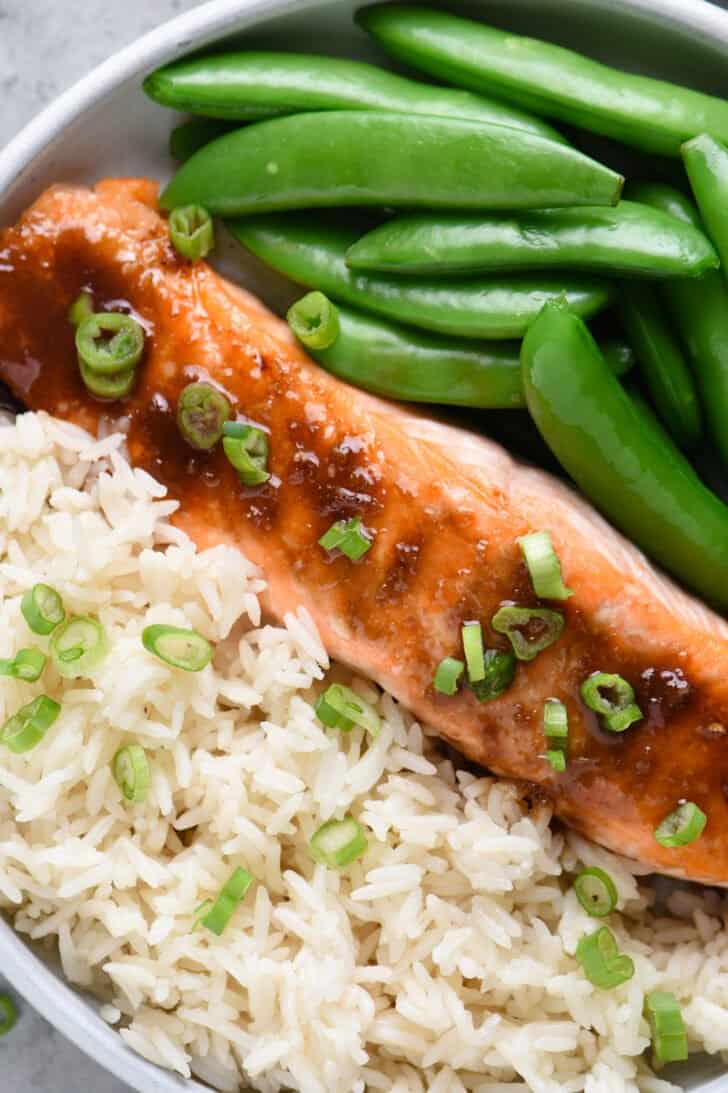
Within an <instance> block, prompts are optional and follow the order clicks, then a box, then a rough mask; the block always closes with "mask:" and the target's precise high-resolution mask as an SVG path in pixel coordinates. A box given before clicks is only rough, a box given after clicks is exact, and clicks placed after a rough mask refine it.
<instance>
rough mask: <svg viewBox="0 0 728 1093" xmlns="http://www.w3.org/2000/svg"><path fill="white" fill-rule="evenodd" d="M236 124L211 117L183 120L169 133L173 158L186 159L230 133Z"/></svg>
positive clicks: (182, 160) (183, 161)
mask: <svg viewBox="0 0 728 1093" xmlns="http://www.w3.org/2000/svg"><path fill="white" fill-rule="evenodd" d="M232 128H234V126H231V125H228V124H227V123H226V122H224V121H213V120H212V119H211V118H191V119H190V121H185V122H182V124H181V125H178V126H176V128H174V129H173V130H172V132H171V133H170V134H169V151H170V154H171V156H172V159H176V160H177V162H178V163H185V162H186V160H188V159H189V158H190V156H193V155H194V154H195V152H198V151H199V150H200V148H204V147H205V145H206V144H209V143H210V141H211V140H217V138H218V137H222V136H224V135H225V133H229V132H230V130H231V129H232Z"/></svg>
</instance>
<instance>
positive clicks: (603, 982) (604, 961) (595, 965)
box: [576, 926, 634, 991]
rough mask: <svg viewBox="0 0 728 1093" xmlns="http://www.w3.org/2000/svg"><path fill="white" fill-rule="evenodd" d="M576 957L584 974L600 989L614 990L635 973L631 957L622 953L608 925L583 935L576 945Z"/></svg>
mask: <svg viewBox="0 0 728 1093" xmlns="http://www.w3.org/2000/svg"><path fill="white" fill-rule="evenodd" d="M576 959H577V960H578V962H579V963H580V964H581V966H582V969H583V971H584V975H585V976H586V977H587V979H588V980H589V982H590V983H591V984H592V985H593V986H594V987H598V988H599V990H603V991H608V990H613V989H614V987H619V986H621V984H622V983H626V982H627V981H628V980H630V979H631V978H632V976H633V975H634V963H633V961H632V959H631V957H629V956H627V955H626V954H625V953H620V951H619V949H618V947H617V939H616V938H615V936H614V934H613V933H612V931H611V930H610V929H609V927H608V926H601V927H600V928H599V929H598V930H597V931H596V932H595V933H593V934H589V935H588V936H587V937H583V938H582V939H581V941H580V942H579V944H578V945H577V947H576Z"/></svg>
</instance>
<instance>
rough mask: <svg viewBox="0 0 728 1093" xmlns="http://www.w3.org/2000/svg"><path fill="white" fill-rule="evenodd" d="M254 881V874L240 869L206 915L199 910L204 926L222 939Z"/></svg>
mask: <svg viewBox="0 0 728 1093" xmlns="http://www.w3.org/2000/svg"><path fill="white" fill-rule="evenodd" d="M254 880H255V877H254V876H253V874H252V873H249V872H248V870H247V869H243V868H242V867H238V868H237V869H236V870H235V872H234V873H233V875H232V876H231V877H230V880H229V881H228V882H227V883H226V884H225V885H223V887H222V889H221V891H220V895H219V896H218V897H217V899H215V900H213V902H212V906H211V907H210V908H209V910H207V912H206V914H204V915H202V914H200V911H201V910H202V908H198V912H197V914H198V915H199V921H200V922H201V923H202V925H203V926H204V927H205V928H206V929H207V930H211V931H212V933H213V934H217V936H218V937H220V936H221V934H222V933H223V931H224V930H225V927H226V926H227V924H228V922H229V921H230V919H231V918H232V917H233V915H234V914H235V911H236V910H237V908H238V904H240V903H242V901H243V899H244V898H245V896H246V894H247V892H248V889H249V888H250V886H251V884H252V883H253V881H254ZM203 907H204V904H203Z"/></svg>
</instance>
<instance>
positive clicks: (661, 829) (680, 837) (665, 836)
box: [655, 801, 708, 849]
mask: <svg viewBox="0 0 728 1093" xmlns="http://www.w3.org/2000/svg"><path fill="white" fill-rule="evenodd" d="M707 822H708V817H707V816H706V815H705V813H704V812H703V811H702V809H700V808H698V806H697V805H696V804H695V803H694V802H693V801H683V802H682V803H681V804H679V805H678V806H677V808H676V809H675V810H674V812H671V813H670V814H669V816H666V817H665V819H664V820H663V821H662V823H661V824H660V825H659V826H658V827H657V828H656V829H655V838H656V840H657V842H658V843H659V844H660V846H665V847H668V849H675V848H676V847H678V846H689V845H690V843H694V842H695V840H696V839H699V838H700V836H701V835H702V833H703V829H704V827H705V825H706V824H707Z"/></svg>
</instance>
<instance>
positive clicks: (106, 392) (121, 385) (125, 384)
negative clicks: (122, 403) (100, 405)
mask: <svg viewBox="0 0 728 1093" xmlns="http://www.w3.org/2000/svg"><path fill="white" fill-rule="evenodd" d="M78 370H79V372H80V373H81V379H82V380H83V383H84V386H85V388H86V390H87V391H88V392H89V394H91V395H93V396H94V398H98V399H106V400H107V401H108V402H115V401H116V400H117V399H120V398H126V396H127V395H128V394H130V393H131V390H132V388H133V386H134V383H135V381H136V372H135V371H134V369H133V368H127V369H126V370H125V371H123V372H113V373H108V374H107V373H105V374H104V375H101V374H100V373H98V372H92V371H91V369H90V368H88V367H87V366H86V365H85V364H83V362H79V366H78Z"/></svg>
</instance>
